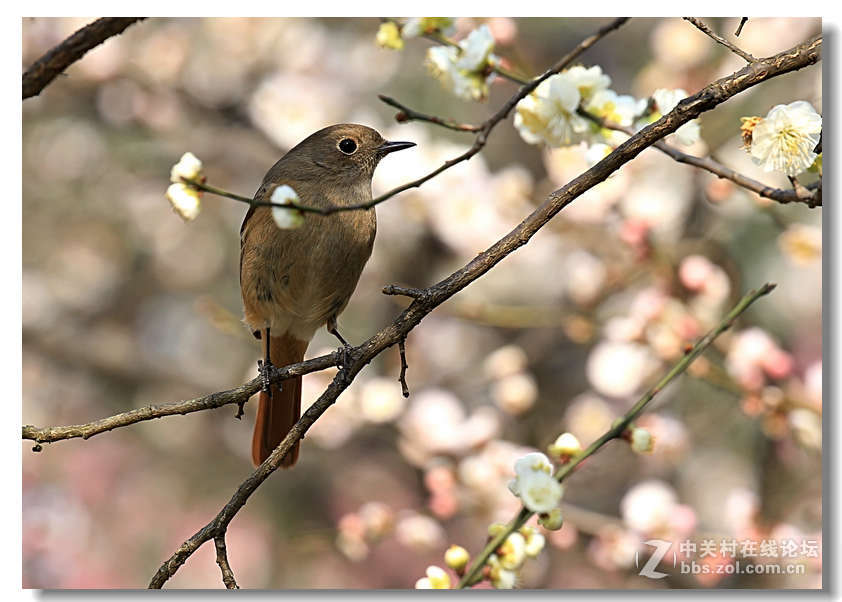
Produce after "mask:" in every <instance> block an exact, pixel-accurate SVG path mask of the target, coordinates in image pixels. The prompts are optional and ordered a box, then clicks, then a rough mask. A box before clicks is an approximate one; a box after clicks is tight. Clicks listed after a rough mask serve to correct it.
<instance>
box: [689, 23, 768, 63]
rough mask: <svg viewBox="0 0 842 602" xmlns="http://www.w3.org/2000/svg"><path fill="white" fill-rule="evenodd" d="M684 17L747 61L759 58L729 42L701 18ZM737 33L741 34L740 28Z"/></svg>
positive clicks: (751, 61)
mask: <svg viewBox="0 0 842 602" xmlns="http://www.w3.org/2000/svg"><path fill="white" fill-rule="evenodd" d="M683 19H684V20H685V21H688V22H690V23H692V24H693V25H694V26H695V27H696V28H697V29H699V30H700V31H701V32H702V33H704V34H705V35H706V36H708V37H709V38H711V39H712V40H714V41H715V42H716V43H718V44H722V45H723V46H725V48H727V49H728V50H730V51H731V52H733V53H734V54H736V55H737V56H738V57H740V58H741V59H743V60H744V61H746V62H747V63H753V62H755V61H756V60H757V59H756V58H754V57H753V56H752V55H750V54H749V53H748V52H746V51H745V50H743V49H742V48H740V47H739V46H736V45H735V44H732V43H731V42H729V41H728V40H726V39H725V38H723V37H721V36H719V35H717V34H716V33H714V31H713V30H712V29H711V28H710V27H708V26H707V24H705V22H704V21H702V20H701V19H697V18H696V17H683ZM740 27H742V24H741V25H740ZM736 35H740V32H739V30H737V34H736Z"/></svg>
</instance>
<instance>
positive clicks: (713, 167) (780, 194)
mask: <svg viewBox="0 0 842 602" xmlns="http://www.w3.org/2000/svg"><path fill="white" fill-rule="evenodd" d="M578 113H579V114H580V115H582V116H583V117H586V118H587V119H590V120H591V121H593V122H594V123H596V124H597V125H599V126H601V127H604V128H607V129H609V130H615V131H618V132H623V133H624V134H628V135H629V136H631V135H632V134H634V130H633V129H632V128H630V127H626V126H623V125H619V124H616V123H611V122H610V121H606V120H605V119H602V118H601V117H597V116H596V115H593V114H592V113H588V112H587V111H585V110H584V109H579V111H578ZM652 146H653V147H655V148H657V149H658V150H659V151H661V152H662V153H664V154H666V155H668V156H669V157H672V158H673V159H675V160H676V161H677V162H679V163H685V164H687V165H693V166H694V167H698V168H700V169H704V170H705V171H709V172H710V173H712V174H714V175H716V176H719V177H720V178H725V179H726V180H731V181H732V182H734V183H735V184H737V185H738V186H742V187H743V188H745V189H746V190H750V191H752V192H755V193H757V194H759V195H760V196H762V197H764V198H767V199H771V200H773V201H777V202H779V203H782V204H787V203H804V204H805V205H807V206H809V207H817V206H821V204H822V199H821V195H820V193H818V192H812V191H810V190H809V189H807V188H805V187H803V186H802V187H800V188H797V187H795V188H793V189H791V190H785V189H783V188H775V187H773V186H767V185H766V184H764V183H763V182H759V181H757V180H755V179H754V178H750V177H748V176H746V175H743V174H741V173H739V172H736V171H734V170H733V169H731V168H730V167H726V166H724V165H722V164H721V163H719V162H718V161H714V160H713V159H711V158H710V157H696V156H694V155H688V154H687V153H684V152H682V151H680V150H678V149H677V148H676V147H674V146H672V145H670V144H667V143H666V142H664V141H663V140H659V141H658V142H655V143H654V144H653V145H652Z"/></svg>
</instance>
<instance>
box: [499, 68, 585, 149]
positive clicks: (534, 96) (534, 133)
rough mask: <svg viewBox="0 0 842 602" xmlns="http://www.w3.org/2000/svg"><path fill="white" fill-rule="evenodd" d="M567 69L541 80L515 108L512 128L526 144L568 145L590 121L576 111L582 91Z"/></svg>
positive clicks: (576, 139)
mask: <svg viewBox="0 0 842 602" xmlns="http://www.w3.org/2000/svg"><path fill="white" fill-rule="evenodd" d="M567 73H568V72H566V71H565V72H563V73H559V74H556V75H553V76H551V77H548V78H547V79H545V80H544V81H542V82H541V83H540V84H539V85H538V87H537V88H535V90H534V91H533V92H532V93H531V94H529V96H527V97H526V98H524V99H523V100H521V101H520V102H519V103H517V106H516V107H515V120H514V123H515V128H517V130H518V133H519V134H520V137H521V138H523V139H524V140H525V141H526V142H527V143H529V144H540V143H542V142H543V143H545V144H546V145H547V146H568V145H571V144H574V143H576V142H578V141H579V140H581V138H582V134H584V133H585V132H587V131H588V130H589V128H590V122H589V121H587V120H586V119H585V118H584V117H582V116H580V115H578V114H577V113H576V109H577V108H578V106H579V102H580V101H581V100H582V94H581V92H580V91H579V88H578V87H577V85H576V82H575V81H574V79H573V78H571V77H569V76H568V75H567Z"/></svg>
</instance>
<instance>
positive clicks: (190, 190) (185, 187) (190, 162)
mask: <svg viewBox="0 0 842 602" xmlns="http://www.w3.org/2000/svg"><path fill="white" fill-rule="evenodd" d="M201 179H202V162H201V161H200V160H199V159H198V158H197V157H196V155H194V154H193V153H191V152H187V153H184V154H183V155H182V156H181V159H179V161H178V163H176V164H175V165H173V166H172V169H171V170H170V182H172V184H170V187H169V188H167V200H169V202H170V204H171V205H172V208H173V211H175V212H176V213H177V214H178V215H179V216H181V218H182V219H183V220H184V221H191V220H194V219H196V216H197V215H199V211H200V210H201V208H202V205H201V199H200V195H201V192H199V190H198V189H197V188H196V187H195V186H191V185H190V183H189V182H190V181H194V182H195V181H200V180H201Z"/></svg>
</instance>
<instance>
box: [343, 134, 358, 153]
mask: <svg viewBox="0 0 842 602" xmlns="http://www.w3.org/2000/svg"><path fill="white" fill-rule="evenodd" d="M339 150H341V151H342V152H343V153H345V154H346V155H353V154H354V151H355V150H357V143H356V142H354V141H353V140H352V139H351V138H343V139H342V140H340V141H339Z"/></svg>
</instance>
